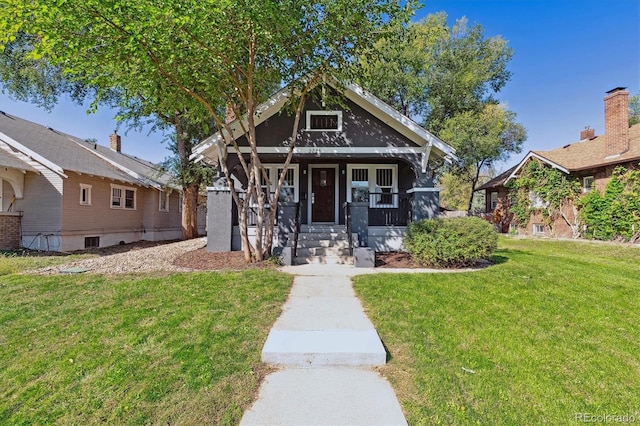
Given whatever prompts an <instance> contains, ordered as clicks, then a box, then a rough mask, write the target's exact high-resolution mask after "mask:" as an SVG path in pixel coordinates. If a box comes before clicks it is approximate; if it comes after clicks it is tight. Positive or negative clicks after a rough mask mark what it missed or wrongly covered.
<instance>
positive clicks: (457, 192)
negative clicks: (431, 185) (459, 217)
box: [438, 169, 495, 211]
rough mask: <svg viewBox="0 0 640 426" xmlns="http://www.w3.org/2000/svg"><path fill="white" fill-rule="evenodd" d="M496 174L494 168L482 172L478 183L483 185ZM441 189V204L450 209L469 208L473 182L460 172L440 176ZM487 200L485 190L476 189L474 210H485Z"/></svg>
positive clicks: (472, 206) (472, 208) (439, 184)
mask: <svg viewBox="0 0 640 426" xmlns="http://www.w3.org/2000/svg"><path fill="white" fill-rule="evenodd" d="M494 176H495V172H494V171H493V170H492V169H489V170H487V172H486V173H482V174H481V175H480V177H479V179H478V185H483V184H484V183H486V182H488V181H489V180H491V179H492V178H493V177H494ZM438 186H439V187H440V188H441V191H440V205H441V206H442V207H444V208H447V209H450V210H467V211H468V207H469V198H468V194H469V193H470V191H471V183H469V182H468V181H466V180H465V179H464V177H463V176H461V175H460V174H456V173H452V172H445V173H443V174H442V175H441V176H439V177H438ZM485 209H486V200H485V195H484V192H483V191H476V192H475V193H474V196H473V203H472V205H471V210H472V211H485Z"/></svg>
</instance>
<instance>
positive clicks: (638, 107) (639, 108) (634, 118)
mask: <svg viewBox="0 0 640 426" xmlns="http://www.w3.org/2000/svg"><path fill="white" fill-rule="evenodd" d="M638 123H640V93H639V94H637V95H633V96H631V97H630V98H629V126H633V125H634V124H638Z"/></svg>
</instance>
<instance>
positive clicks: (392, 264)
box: [173, 248, 421, 271]
mask: <svg viewBox="0 0 640 426" xmlns="http://www.w3.org/2000/svg"><path fill="white" fill-rule="evenodd" d="M173 263H174V265H176V266H180V267H183V268H190V269H196V270H202V271H208V270H221V269H232V270H247V269H274V268H277V265H275V264H274V263H273V262H270V261H264V262H260V263H246V262H245V260H244V254H243V253H242V252H241V251H231V252H222V253H211V252H208V251H207V250H206V248H201V249H198V250H194V251H190V252H188V253H185V254H183V255H182V256H180V257H178V258H177V259H176V260H175V261H174V262H173ZM375 265H376V267H377V268H420V267H421V266H420V265H418V264H417V263H416V262H414V261H413V259H412V258H411V256H410V255H409V254H408V253H395V252H392V253H376V263H375Z"/></svg>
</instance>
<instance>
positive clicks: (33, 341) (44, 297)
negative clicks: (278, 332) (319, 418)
mask: <svg viewBox="0 0 640 426" xmlns="http://www.w3.org/2000/svg"><path fill="white" fill-rule="evenodd" d="M291 283H292V278H291V277H290V276H288V275H285V274H280V273H277V272H273V271H250V272H242V273H192V274H173V275H166V276H153V275H147V276H123V277H102V276H96V275H82V276H48V277H42V276H28V275H4V276H2V279H1V280H0V301H1V302H0V424H11V425H20V424H25V425H26V424H40V425H44V424H64V425H73V424H77V425H93V424H192V425H200V424H237V423H238V422H239V420H240V417H241V416H242V413H243V411H244V409H245V408H246V407H247V406H248V405H249V404H250V403H251V402H252V400H253V397H254V393H255V391H256V390H257V386H258V383H259V380H260V378H261V377H262V376H263V375H264V374H265V373H266V371H265V367H264V366H263V365H262V364H261V362H260V351H261V349H262V345H263V344H264V341H265V339H266V336H267V333H268V331H269V329H270V327H271V326H272V325H273V323H274V322H275V320H276V318H277V317H278V315H279V313H280V309H281V307H282V304H283V303H284V300H285V298H286V295H287V293H288V291H289V289H290V286H291Z"/></svg>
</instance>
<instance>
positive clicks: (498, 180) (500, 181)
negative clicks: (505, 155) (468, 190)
mask: <svg viewBox="0 0 640 426" xmlns="http://www.w3.org/2000/svg"><path fill="white" fill-rule="evenodd" d="M516 167H517V166H513V167H511V168H510V169H509V170H507V171H504V172H502V173H500V174H499V175H498V176H496V177H494V178H493V179H491V180H490V181H488V182H486V183H484V184H483V185H480V186H479V187H478V188H477V189H476V191H482V190H484V189H495V188H498V187H500V186H503V185H504V183H505V181H506V180H507V178H508V177H509V176H511V173H513V171H514V170H515V169H516Z"/></svg>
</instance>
